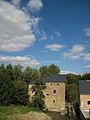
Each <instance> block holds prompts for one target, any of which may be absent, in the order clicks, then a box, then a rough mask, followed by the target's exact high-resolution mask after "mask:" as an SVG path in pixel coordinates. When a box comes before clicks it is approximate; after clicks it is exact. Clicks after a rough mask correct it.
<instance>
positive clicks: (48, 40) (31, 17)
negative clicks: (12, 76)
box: [0, 0, 90, 74]
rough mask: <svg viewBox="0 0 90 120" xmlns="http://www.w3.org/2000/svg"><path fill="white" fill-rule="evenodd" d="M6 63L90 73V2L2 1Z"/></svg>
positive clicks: (0, 43) (0, 56)
mask: <svg viewBox="0 0 90 120" xmlns="http://www.w3.org/2000/svg"><path fill="white" fill-rule="evenodd" d="M2 62H4V63H5V64H9V63H11V64H13V65H15V64H21V65H22V66H24V67H26V66H31V67H34V68H39V67H40V66H43V65H47V66H48V65H50V64H56V65H58V66H59V67H60V69H61V72H62V73H68V72H73V73H77V74H79V73H85V72H90V0H68V1H67V0H48V1H47V0H1V1H0V63H2Z"/></svg>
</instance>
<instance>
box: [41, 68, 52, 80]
mask: <svg viewBox="0 0 90 120" xmlns="http://www.w3.org/2000/svg"><path fill="white" fill-rule="evenodd" d="M39 71H40V73H41V78H45V77H47V76H49V75H50V72H49V68H48V67H47V66H42V67H40V69H39Z"/></svg>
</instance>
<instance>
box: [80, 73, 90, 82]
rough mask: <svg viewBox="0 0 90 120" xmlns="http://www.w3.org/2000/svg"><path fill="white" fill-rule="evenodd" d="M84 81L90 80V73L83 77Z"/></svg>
mask: <svg viewBox="0 0 90 120" xmlns="http://www.w3.org/2000/svg"><path fill="white" fill-rule="evenodd" d="M81 79H82V80H90V73H85V74H83V75H82V77H81Z"/></svg>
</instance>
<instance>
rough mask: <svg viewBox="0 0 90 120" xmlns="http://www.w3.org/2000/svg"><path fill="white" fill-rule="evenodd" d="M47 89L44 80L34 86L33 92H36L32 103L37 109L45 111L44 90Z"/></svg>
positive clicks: (38, 81)
mask: <svg viewBox="0 0 90 120" xmlns="http://www.w3.org/2000/svg"><path fill="white" fill-rule="evenodd" d="M45 88H46V86H45V83H44V81H42V80H37V81H36V82H35V83H34V84H33V86H32V90H33V92H34V95H33V101H32V105H33V106H34V107H35V108H38V109H41V110H42V109H43V108H44V107H45V104H44V98H45V96H44V94H43V90H44V89H45Z"/></svg>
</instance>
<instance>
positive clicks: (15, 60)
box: [0, 56, 40, 67]
mask: <svg viewBox="0 0 90 120" xmlns="http://www.w3.org/2000/svg"><path fill="white" fill-rule="evenodd" d="M0 62H4V63H6V64H12V65H17V64H20V65H22V66H30V67H35V66H38V65H40V62H39V61H37V60H36V59H34V58H32V57H22V56H0Z"/></svg>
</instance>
